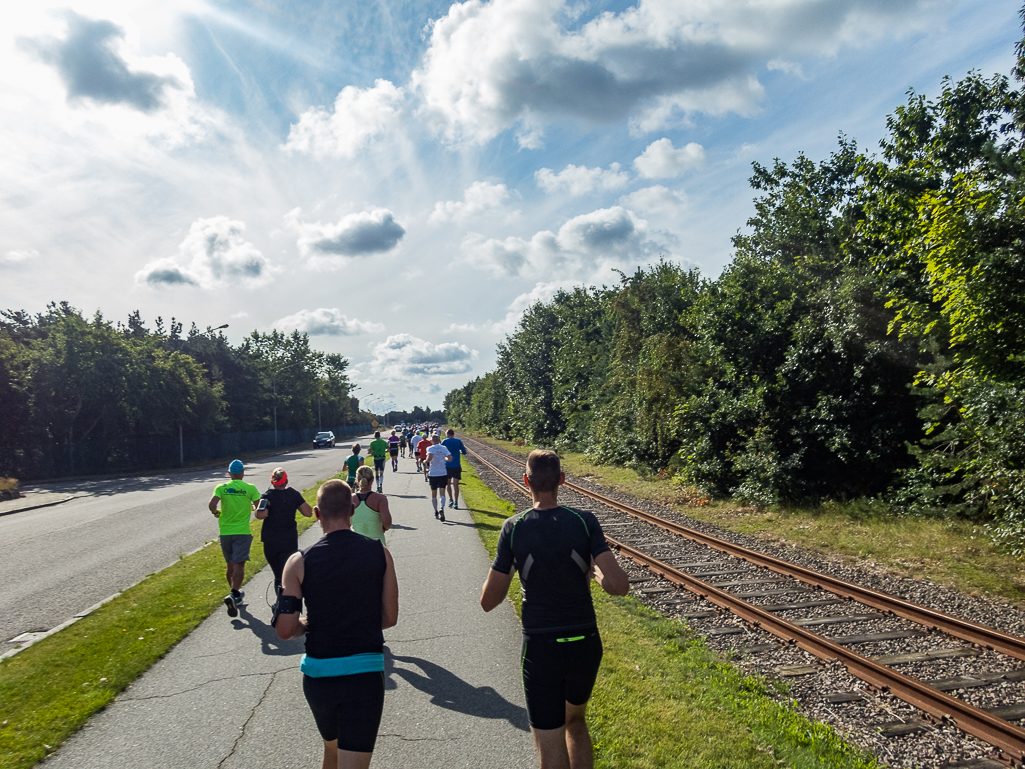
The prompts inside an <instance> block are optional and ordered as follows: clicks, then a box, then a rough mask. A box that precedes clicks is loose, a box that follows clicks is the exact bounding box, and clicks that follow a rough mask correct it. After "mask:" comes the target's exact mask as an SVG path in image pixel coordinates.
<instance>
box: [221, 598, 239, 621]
mask: <svg viewBox="0 0 1025 769" xmlns="http://www.w3.org/2000/svg"><path fill="white" fill-rule="evenodd" d="M224 605H225V606H227V607H228V616H229V617H237V616H238V606H237V605H236V601H235V596H233V595H232V594H231V593H228V594H227V595H226V596H224Z"/></svg>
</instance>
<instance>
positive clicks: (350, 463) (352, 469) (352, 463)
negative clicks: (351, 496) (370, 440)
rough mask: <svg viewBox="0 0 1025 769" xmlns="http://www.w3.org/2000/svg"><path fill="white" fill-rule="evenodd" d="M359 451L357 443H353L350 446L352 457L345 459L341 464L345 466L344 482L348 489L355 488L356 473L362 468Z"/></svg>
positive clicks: (361, 458)
mask: <svg viewBox="0 0 1025 769" xmlns="http://www.w3.org/2000/svg"><path fill="white" fill-rule="evenodd" d="M360 451H361V449H360V445H359V444H358V443H354V444H353V446H352V456H351V457H349V458H348V459H346V460H345V462H344V463H343V464H344V465H345V469H346V470H347V471H348V472H347V473H346V478H345V482H346V483H348V484H349V488H350V489H355V488H356V471H357V470H359V469H360V468H361V467H363V457H361V456H360V455H359V452H360Z"/></svg>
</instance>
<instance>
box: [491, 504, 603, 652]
mask: <svg viewBox="0 0 1025 769" xmlns="http://www.w3.org/2000/svg"><path fill="white" fill-rule="evenodd" d="M608 549H609V546H608V544H607V543H606V542H605V535H604V534H603V533H602V530H601V524H599V523H598V519H597V518H595V517H594V513H590V512H588V511H586V510H574V509H572V508H569V507H556V508H553V509H550V510H534V509H531V510H527V511H526V512H523V513H520V514H519V515H516V516H513V517H512V518H509V519H508V520H506V522H505V525H503V526H502V533H501V534H500V535H499V537H498V552H497V553H496V555H495V562H494V563H493V564H491V568H492V569H494V570H495V571H497V572H501V573H502V574H508V573H509V572H510V571H512V569H514V568H515V569H516V570H517V571H518V572H519V573H520V585H521V587H522V590H523V632H525V633H531V632H544V633H550V632H552V633H554V632H559V633H561V632H569V631H573V630H583V629H587V628H592V627H594V626H595V624H596V622H597V621H596V619H595V616H594V605H593V604H592V602H591V586H590V578H589V576H588V572H589V571H590V568H591V559H592V558H594V557H595V556H598V555H600V554H601V553H604V552H605V551H606V550H608Z"/></svg>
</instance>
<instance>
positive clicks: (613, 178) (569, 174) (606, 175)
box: [534, 163, 630, 195]
mask: <svg viewBox="0 0 1025 769" xmlns="http://www.w3.org/2000/svg"><path fill="white" fill-rule="evenodd" d="M619 168H620V166H619V163H613V164H611V165H610V166H609V167H608V169H602V168H601V167H598V168H588V167H587V166H575V165H573V164H572V163H570V164H569V165H568V166H566V167H565V168H564V169H562V170H561V171H560V172H559V173H554V172H553V171H552V169H550V168H541V169H538V170H537V171H535V172H534V180H535V181H536V182H537V186H538V187H540V188H541V189H543V190H544V191H545V192H547V193H549V194H552V193H555V192H558V191H559V190H565V191H566V192H568V193H569V194H570V195H586V194H587V193H588V192H593V191H594V190H599V189H600V190H617V189H619V188H620V187H624V186H625V185H626V184H627V183H628V182H629V181H630V174H628V173H626V172H624V171H620V170H619Z"/></svg>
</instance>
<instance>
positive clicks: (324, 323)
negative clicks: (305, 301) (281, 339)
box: [274, 307, 384, 336]
mask: <svg viewBox="0 0 1025 769" xmlns="http://www.w3.org/2000/svg"><path fill="white" fill-rule="evenodd" d="M274 328H276V329H277V330H278V331H286V332H287V331H292V330H293V329H295V330H298V331H305V332H306V333H307V334H309V335H310V336H359V335H361V334H373V333H376V332H379V331H384V326H383V325H382V324H380V323H373V322H372V321H366V320H356V319H355V318H351V319H350V318H349V316H347V315H344V314H343V313H342V311H341V310H339V309H338V308H337V307H331V308H327V307H321V308H319V309H317V310H300V311H299V312H297V313H295V314H294V315H289V316H287V317H284V318H282V319H281V320H277V321H275V322H274Z"/></svg>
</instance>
